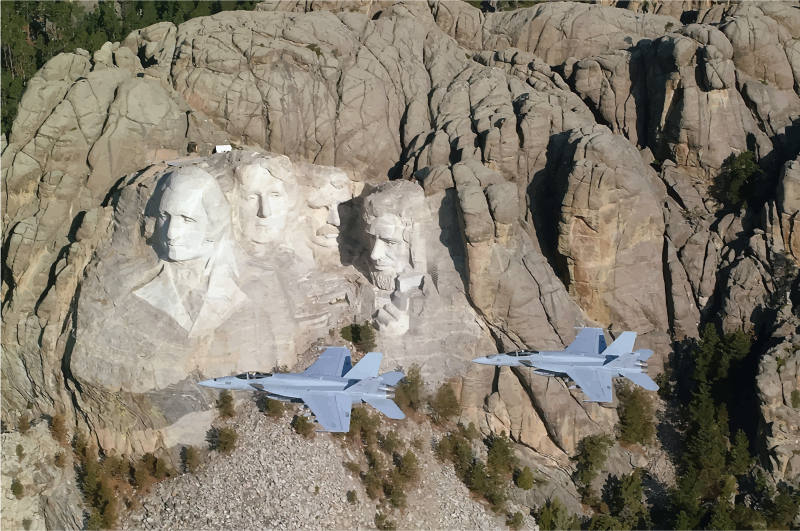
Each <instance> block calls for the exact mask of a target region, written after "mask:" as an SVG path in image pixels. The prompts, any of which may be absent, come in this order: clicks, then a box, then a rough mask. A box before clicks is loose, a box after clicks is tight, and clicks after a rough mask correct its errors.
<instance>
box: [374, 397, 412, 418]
mask: <svg viewBox="0 0 800 531" xmlns="http://www.w3.org/2000/svg"><path fill="white" fill-rule="evenodd" d="M364 402H366V403H367V404H369V405H371V406H372V407H374V408H375V409H377V410H378V411H380V412H381V413H383V414H384V415H386V416H387V417H389V418H390V419H397V420H400V419H404V418H406V415H405V413H403V412H402V411H401V410H400V408H399V407H397V404H395V403H394V402H392V401H391V400H389V399H388V398H364Z"/></svg>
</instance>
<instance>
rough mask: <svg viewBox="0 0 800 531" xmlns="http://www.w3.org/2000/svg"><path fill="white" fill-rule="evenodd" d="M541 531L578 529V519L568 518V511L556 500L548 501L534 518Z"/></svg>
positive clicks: (574, 517)
mask: <svg viewBox="0 0 800 531" xmlns="http://www.w3.org/2000/svg"><path fill="white" fill-rule="evenodd" d="M536 521H537V522H538V523H539V529H541V531H553V530H556V529H559V530H560V529H580V526H579V524H578V518H577V517H576V516H570V514H569V511H568V510H567V508H566V507H564V505H563V504H562V503H561V501H560V500H559V499H558V498H553V499H552V500H550V501H549V502H548V503H547V504H546V505H545V506H544V507H542V509H541V511H539V514H538V515H537V517H536Z"/></svg>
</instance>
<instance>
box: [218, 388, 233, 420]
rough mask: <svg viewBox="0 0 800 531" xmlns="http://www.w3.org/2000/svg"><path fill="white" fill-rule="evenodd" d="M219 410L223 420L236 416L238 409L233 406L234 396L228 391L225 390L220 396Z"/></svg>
mask: <svg viewBox="0 0 800 531" xmlns="http://www.w3.org/2000/svg"><path fill="white" fill-rule="evenodd" d="M217 409H219V415H220V417H222V418H223V419H227V418H231V417H235V416H236V408H235V407H234V405H233V395H231V393H230V392H229V391H228V390H227V389H224V390H223V391H222V392H221V393H220V394H219V400H217Z"/></svg>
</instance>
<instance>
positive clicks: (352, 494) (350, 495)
mask: <svg viewBox="0 0 800 531" xmlns="http://www.w3.org/2000/svg"><path fill="white" fill-rule="evenodd" d="M347 503H349V504H350V505H355V504H357V503H358V494H356V491H354V490H348V491H347Z"/></svg>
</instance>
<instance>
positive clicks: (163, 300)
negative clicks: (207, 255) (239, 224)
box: [133, 262, 249, 338]
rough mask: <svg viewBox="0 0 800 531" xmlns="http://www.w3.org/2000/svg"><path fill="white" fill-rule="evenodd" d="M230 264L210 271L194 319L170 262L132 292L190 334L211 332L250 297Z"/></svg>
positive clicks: (191, 336)
mask: <svg viewBox="0 0 800 531" xmlns="http://www.w3.org/2000/svg"><path fill="white" fill-rule="evenodd" d="M229 273H230V270H229V268H227V267H220V268H213V269H212V270H211V274H210V275H209V282H208V291H207V292H206V297H205V299H204V300H203V306H202V308H201V309H200V313H199V314H198V315H197V319H195V321H194V322H192V318H191V317H190V316H189V312H187V311H186V308H185V307H184V305H183V301H181V298H180V296H179V295H178V289H177V288H176V286H175V279H174V277H173V275H172V270H171V268H170V266H169V264H168V263H166V262H164V263H162V265H161V271H159V273H158V275H156V277H155V278H154V279H153V280H151V281H150V282H149V283H147V284H145V285H144V286H142V287H141V288H139V289H138V290H136V291H134V292H133V294H134V295H136V296H137V297H139V298H140V299H142V300H144V301H146V302H148V303H150V304H151V305H152V306H154V307H155V308H158V309H159V310H161V311H163V312H164V313H166V314H167V315H169V316H170V317H172V318H173V319H174V320H175V321H176V322H177V323H178V324H179V325H181V326H182V327H183V328H184V329H185V330H187V331H188V332H189V337H190V338H195V337H200V336H203V335H208V334H210V333H211V332H213V331H214V330H216V328H217V327H218V326H219V325H220V324H222V322H223V321H225V320H226V319H228V318H229V317H230V316H231V315H233V313H234V312H235V311H236V310H237V309H239V307H241V306H242V305H243V304H244V303H245V302H247V301H248V300H249V298H248V297H247V295H245V294H244V292H243V291H242V290H240V289H239V286H237V285H236V283H235V282H234V281H233V279H232V278H231V277H230V274H229Z"/></svg>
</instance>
